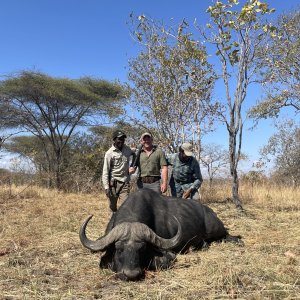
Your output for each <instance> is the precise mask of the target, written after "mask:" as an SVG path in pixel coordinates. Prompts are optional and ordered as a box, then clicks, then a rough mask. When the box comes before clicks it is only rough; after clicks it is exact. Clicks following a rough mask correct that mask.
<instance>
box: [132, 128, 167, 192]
mask: <svg viewBox="0 0 300 300" xmlns="http://www.w3.org/2000/svg"><path fill="white" fill-rule="evenodd" d="M140 143H141V145H142V150H141V153H140V156H139V160H138V162H137V166H138V168H139V177H138V180H137V187H138V188H139V189H141V188H149V189H152V190H154V191H156V192H158V193H165V192H166V191H167V188H168V167H167V160H166V156H165V154H164V152H163V151H162V150H161V149H159V148H157V146H154V145H153V137H152V135H151V133H149V132H145V133H143V134H142V136H141V138H140Z"/></svg>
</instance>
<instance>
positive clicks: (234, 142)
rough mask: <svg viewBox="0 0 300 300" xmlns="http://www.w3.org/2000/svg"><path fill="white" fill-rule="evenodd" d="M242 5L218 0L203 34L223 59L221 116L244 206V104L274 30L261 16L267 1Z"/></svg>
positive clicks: (236, 188)
mask: <svg viewBox="0 0 300 300" xmlns="http://www.w3.org/2000/svg"><path fill="white" fill-rule="evenodd" d="M238 6H239V2H238V1H237V0H228V1H227V3H226V4H223V2H221V1H216V2H215V4H214V5H213V6H210V7H209V8H208V9H207V12H208V13H209V14H210V17H211V22H210V23H209V24H207V27H208V28H209V35H206V33H205V32H204V33H203V34H204V37H205V38H206V40H207V41H208V42H210V43H211V44H212V45H214V46H215V47H216V50H217V51H216V55H217V57H218V58H219V61H220V63H221V68H222V72H221V78H222V80H223V86H224V94H225V100H226V101H225V103H226V104H225V106H224V108H225V109H226V110H225V111H224V112H223V113H222V114H220V118H221V121H222V122H224V123H225V125H226V128H227V131H228V138H229V161H230V174H231V177H232V198H233V202H234V203H235V205H236V206H237V208H239V209H242V203H241V200H240V197H239V193H238V191H239V177H238V171H237V170H238V163H239V160H240V156H241V146H242V136H243V116H242V107H243V103H244V101H245V99H246V95H247V89H248V86H249V84H250V82H251V78H253V76H254V74H255V72H256V71H257V64H256V62H257V49H258V47H259V45H260V44H261V43H262V41H263V39H264V36H265V35H266V34H267V32H268V31H269V30H272V28H271V27H264V25H263V24H262V22H261V21H260V20H259V19H258V16H259V15H260V14H266V13H270V12H272V10H270V9H269V8H268V5H267V4H266V3H264V2H260V1H256V0H250V1H249V2H246V3H245V4H244V5H242V6H241V8H240V10H239V9H238ZM232 75H235V76H234V78H233V77H232Z"/></svg>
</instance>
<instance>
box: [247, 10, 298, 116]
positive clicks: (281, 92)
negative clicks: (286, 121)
mask: <svg viewBox="0 0 300 300" xmlns="http://www.w3.org/2000/svg"><path fill="white" fill-rule="evenodd" d="M299 29H300V11H299V8H298V10H296V11H294V12H291V13H289V14H284V15H281V16H280V17H279V19H278V22H277V24H276V34H272V35H270V37H269V39H268V40H267V42H268V44H267V45H266V47H263V48H262V49H261V52H262V54H263V55H262V64H263V67H264V68H265V70H264V73H263V78H262V83H263V87H264V90H265V92H266V94H265V97H264V99H263V100H262V101H261V102H259V103H258V104H257V105H256V106H255V107H253V108H252V109H251V110H250V116H251V117H254V118H257V119H259V118H267V117H276V116H278V114H279V112H280V111H281V109H282V108H284V107H291V108H292V109H293V110H295V112H296V113H299V111H300V63H299V57H300V37H299Z"/></svg>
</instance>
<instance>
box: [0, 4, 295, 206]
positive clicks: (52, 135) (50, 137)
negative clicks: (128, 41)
mask: <svg viewBox="0 0 300 300" xmlns="http://www.w3.org/2000/svg"><path fill="white" fill-rule="evenodd" d="M272 12H273V10H272V9H271V8H269V7H268V5H267V4H266V3H264V2H260V1H256V0H251V1H249V3H248V2H247V3H246V4H244V5H241V4H239V3H238V1H235V0H228V1H227V2H226V3H225V2H224V3H223V2H221V1H217V2H216V3H215V4H214V5H212V6H209V7H208V9H207V13H208V14H209V15H210V20H211V21H210V22H209V23H208V24H207V30H203V29H202V28H201V27H200V26H199V25H197V24H196V28H198V36H195V33H194V32H193V31H192V29H190V26H189V24H188V22H187V21H186V20H185V19H183V21H182V22H180V23H179V24H176V25H175V26H166V25H165V24H163V23H160V22H157V21H155V20H152V19H150V18H148V17H147V16H144V15H141V16H138V17H136V18H135V17H134V16H133V15H132V16H131V21H132V22H131V26H130V32H131V34H132V37H133V38H134V39H135V40H136V42H137V43H138V44H139V46H140V49H141V51H140V53H139V54H138V56H137V57H136V58H132V59H131V60H130V62H129V73H128V77H129V81H130V82H129V83H128V84H120V83H119V82H110V81H106V80H100V79H95V78H92V77H83V78H80V79H68V78H56V77H51V76H49V75H47V74H44V73H40V72H34V71H21V72H20V73H19V74H14V75H11V76H9V77H7V78H6V79H4V80H2V81H1V82H0V116H1V117H0V129H1V134H0V147H1V148H2V149H3V148H4V149H5V150H7V151H10V152H12V153H17V154H19V155H20V156H22V157H24V158H26V159H28V160H30V161H31V163H32V165H33V166H34V169H35V176H36V178H37V179H38V181H39V183H40V184H42V185H44V186H47V187H49V188H51V187H54V188H58V189H64V190H70V191H71V190H72V191H89V190H92V189H93V188H94V187H95V186H97V185H98V184H99V182H100V175H101V171H102V162H103V157H104V152H105V151H106V150H107V149H108V148H109V147H110V145H111V143H112V141H111V132H112V130H113V129H115V128H122V129H123V130H125V131H126V133H127V135H128V138H127V143H129V144H131V143H132V144H134V143H136V142H137V141H138V138H139V136H140V134H141V132H143V131H145V130H147V131H148V130H150V131H151V132H152V133H153V135H154V136H155V141H156V142H157V143H158V144H159V145H160V146H161V147H162V148H164V150H165V151H166V152H175V151H177V149H178V146H179V145H180V143H182V142H183V141H190V142H192V143H193V145H194V148H195V149H196V157H197V159H198V160H199V161H200V162H201V163H202V166H203V167H204V168H206V170H207V173H208V176H209V181H210V184H212V180H213V178H215V177H216V175H217V174H219V172H221V171H223V170H224V168H227V169H228V171H229V174H230V176H231V179H232V200H233V202H234V203H235V204H236V206H237V207H239V208H242V202H241V199H240V198H239V194H238V190H239V176H238V167H239V162H240V161H241V160H242V159H244V158H245V155H243V154H242V152H241V149H242V138H243V126H244V122H245V120H246V118H247V117H252V118H254V119H255V120H256V121H257V122H258V121H259V120H260V119H261V118H267V117H275V116H278V115H279V112H280V111H281V110H282V108H284V107H287V106H288V107H290V108H292V109H293V110H294V112H295V116H296V117H297V116H298V112H299V95H300V93H299V88H300V82H299V74H300V72H299V60H298V57H300V53H299V52H300V51H299V49H300V42H299V35H298V29H299V10H296V11H294V12H292V13H290V14H285V15H282V16H280V17H279V19H278V21H277V23H274V24H273V25H271V24H270V22H266V21H265V20H263V19H262V16H264V15H268V14H271V13H272ZM297 28H298V29H297ZM199 38H201V39H203V41H205V42H206V43H207V44H208V43H209V44H210V45H211V46H213V47H214V48H215V52H214V54H211V53H208V50H207V48H206V47H205V46H204V45H205V44H204V43H202V42H201V41H200V40H199ZM286 50H288V53H287V51H286ZM210 56H214V58H216V59H215V60H214V61H213V62H211V61H210ZM216 61H217V63H216ZM219 70H221V71H219ZM218 81H219V82H220V83H221V84H222V86H223V91H224V93H223V96H224V99H222V98H220V99H218V98H217V97H216V95H215V94H214V88H215V85H216V83H217V82H218ZM258 83H261V85H262V86H263V87H264V88H265V95H264V96H265V98H263V100H262V101H261V102H258V103H257V105H255V106H254V107H252V108H251V109H250V111H249V113H248V115H246V114H245V112H244V110H245V108H244V103H245V101H246V99H247V97H246V96H247V91H248V87H249V85H250V84H258ZM295 119H296V118H295ZM220 123H221V124H223V125H224V126H225V128H226V129H227V133H228V149H227V150H225V149H223V148H221V147H220V146H218V145H217V144H211V145H204V144H203V137H204V136H205V135H206V134H209V133H210V132H211V131H213V130H214V128H215V127H216V126H218V124H220ZM278 130H279V132H280V134H278V135H276V136H273V137H272V138H271V140H270V142H269V144H268V145H267V146H266V147H265V148H264V149H263V150H262V154H263V155H264V158H266V157H267V156H268V155H272V156H273V157H274V158H275V163H274V174H278V176H277V177H278V178H279V177H280V176H282V178H284V179H285V180H282V182H285V183H287V182H292V183H293V184H297V183H299V178H300V174H299V169H300V168H299V160H300V159H299V151H298V150H297V149H299V147H298V146H299V139H298V136H299V124H297V122H294V123H293V134H292V135H293V138H289V139H288V137H287V136H286V139H285V138H284V137H283V135H282V128H278ZM14 132H19V133H20V132H24V134H23V135H22V134H18V135H15V136H11V134H12V133H14ZM25 132H26V134H25ZM285 133H286V134H288V131H287V130H285ZM287 141H288V144H287ZM284 145H285V146H287V145H288V147H283V146H284ZM132 146H134V145H132ZM289 178H291V180H290V181H289V180H288V179H289Z"/></svg>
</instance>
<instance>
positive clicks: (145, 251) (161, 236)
mask: <svg viewBox="0 0 300 300" xmlns="http://www.w3.org/2000/svg"><path fill="white" fill-rule="evenodd" d="M91 218H92V216H89V217H88V218H87V219H86V220H85V222H84V223H83V224H82V226H81V228H80V232H79V236H80V241H81V243H82V244H83V246H84V247H86V248H88V249H90V250H92V251H106V253H105V255H104V256H102V258H101V260H100V268H110V269H112V270H113V271H115V272H117V274H118V276H119V278H121V279H123V280H137V279H139V278H141V277H142V276H143V275H144V270H145V269H150V270H153V269H154V270H155V269H158V268H159V269H166V268H168V267H170V266H171V265H172V263H173V262H174V260H175V257H176V255H175V253H184V252H186V251H188V249H189V248H190V247H192V248H193V249H199V248H202V247H203V246H204V245H205V244H206V243H211V242H213V241H220V240H233V241H240V240H239V237H234V236H231V235H229V233H228V232H227V230H226V228H225V227H224V224H223V223H222V221H221V220H220V219H219V218H218V217H217V215H216V214H215V213H214V212H213V210H212V209H210V208H209V207H207V206H205V205H203V204H201V203H200V202H198V201H195V200H184V199H179V198H172V197H166V196H161V195H159V194H158V193H156V192H154V191H152V190H149V189H146V188H145V189H141V190H138V191H136V192H134V193H132V194H130V195H129V196H128V198H127V199H126V201H125V202H124V203H123V204H122V205H121V207H120V208H119V210H118V211H117V212H116V213H114V214H113V216H112V217H111V219H110V221H109V223H108V225H107V228H106V232H105V235H104V236H103V237H100V238H99V239H97V240H96V241H92V240H90V239H88V238H87V236H86V233H85V231H86V226H87V224H88V222H89V220H90V219H91Z"/></svg>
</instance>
